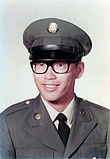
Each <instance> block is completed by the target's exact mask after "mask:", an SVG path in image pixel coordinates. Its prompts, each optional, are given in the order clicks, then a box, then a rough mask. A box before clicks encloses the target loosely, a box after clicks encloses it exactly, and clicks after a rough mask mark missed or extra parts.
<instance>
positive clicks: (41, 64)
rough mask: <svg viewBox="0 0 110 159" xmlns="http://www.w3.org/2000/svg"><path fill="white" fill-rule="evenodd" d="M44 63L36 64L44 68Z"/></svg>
mask: <svg viewBox="0 0 110 159" xmlns="http://www.w3.org/2000/svg"><path fill="white" fill-rule="evenodd" d="M44 65H45V64H44V63H36V66H44Z"/></svg>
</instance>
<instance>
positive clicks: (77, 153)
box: [0, 18, 110, 159]
mask: <svg viewBox="0 0 110 159" xmlns="http://www.w3.org/2000/svg"><path fill="white" fill-rule="evenodd" d="M23 43H24V45H25V46H26V48H27V49H28V52H29V55H30V56H29V58H30V60H31V62H32V63H31V66H32V64H33V62H46V63H48V64H49V66H50V65H51V63H50V62H56V61H65V62H69V64H70V63H78V62H80V61H81V58H82V57H83V56H85V55H87V54H88V53H89V52H90V50H91V48H92V42H91V39H90V37H89V36H88V35H87V33H85V32H84V31H83V30H82V29H80V28H79V27H77V26H76V25H74V24H72V23H69V22H66V21H63V20H60V19H56V18H47V19H40V20H38V21H36V22H34V23H32V24H30V25H29V26H28V27H27V28H26V30H25V31H24V34H23ZM109 113H110V112H109V110H108V109H107V108H104V107H101V106H99V105H97V104H94V103H91V102H89V101H86V100H83V99H81V98H78V97H77V96H76V97H75V107H74V115H73V119H72V126H71V130H70V134H69V138H68V141H67V144H66V146H64V144H63V142H62V140H61V138H60V136H59V134H58V131H57V129H56V127H55V125H54V123H53V122H52V120H51V118H50V116H49V113H48V111H47V109H46V107H45V105H44V103H43V101H42V99H41V96H40V95H39V96H38V97H37V98H35V99H30V100H27V101H24V102H21V103H18V104H15V105H13V106H11V107H9V108H7V109H6V110H5V111H4V112H2V113H1V115H0V119H1V120H0V124H1V126H0V128H1V129H0V138H1V140H0V153H1V159H40V158H41V159H44V158H47V159H52V158H53V159H67V158H78V159H86V158H87V159H91V158H93V159H96V158H100V159H101V158H102V159H104V158H108V159H109V158H110V122H109V121H110V119H109V117H110V114H109Z"/></svg>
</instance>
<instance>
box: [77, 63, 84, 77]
mask: <svg viewBox="0 0 110 159" xmlns="http://www.w3.org/2000/svg"><path fill="white" fill-rule="evenodd" d="M83 73H84V63H83V62H79V63H78V65H77V77H76V78H81V77H82V75H83Z"/></svg>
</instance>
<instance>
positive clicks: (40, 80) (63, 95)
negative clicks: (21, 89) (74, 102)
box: [33, 62, 84, 103]
mask: <svg viewBox="0 0 110 159" xmlns="http://www.w3.org/2000/svg"><path fill="white" fill-rule="evenodd" d="M83 70H84V64H83V63H82V62H80V63H79V64H78V65H77V66H76V65H75V64H70V67H69V70H68V72H67V73H64V74H57V73H55V72H54V71H53V70H52V68H51V66H49V67H48V70H47V72H46V73H44V74H35V73H33V76H34V80H35V83H36V86H37V88H38V90H39V92H40V94H41V95H42V97H43V98H44V99H45V100H46V101H47V102H49V103H51V102H54V103H62V102H65V100H71V99H72V98H73V96H74V85H75V80H76V79H77V78H80V77H81V76H82V74H83Z"/></svg>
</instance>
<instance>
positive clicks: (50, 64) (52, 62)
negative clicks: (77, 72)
mask: <svg viewBox="0 0 110 159" xmlns="http://www.w3.org/2000/svg"><path fill="white" fill-rule="evenodd" d="M38 62H42V63H45V64H47V69H46V70H45V72H43V73H36V72H35V71H34V69H33V64H35V63H38ZM56 62H66V63H67V64H68V68H67V70H66V71H65V72H63V73H59V72H57V71H55V70H54V67H53V64H54V63H56ZM72 63H75V62H72V61H60V60H59V61H43V60H42V61H39V60H38V61H31V62H30V65H31V68H32V71H33V72H34V73H35V74H44V73H46V72H47V70H48V67H49V66H51V68H52V70H53V71H54V72H55V73H57V74H65V73H67V72H68V70H69V67H70V64H72ZM75 64H76V63H75Z"/></svg>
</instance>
